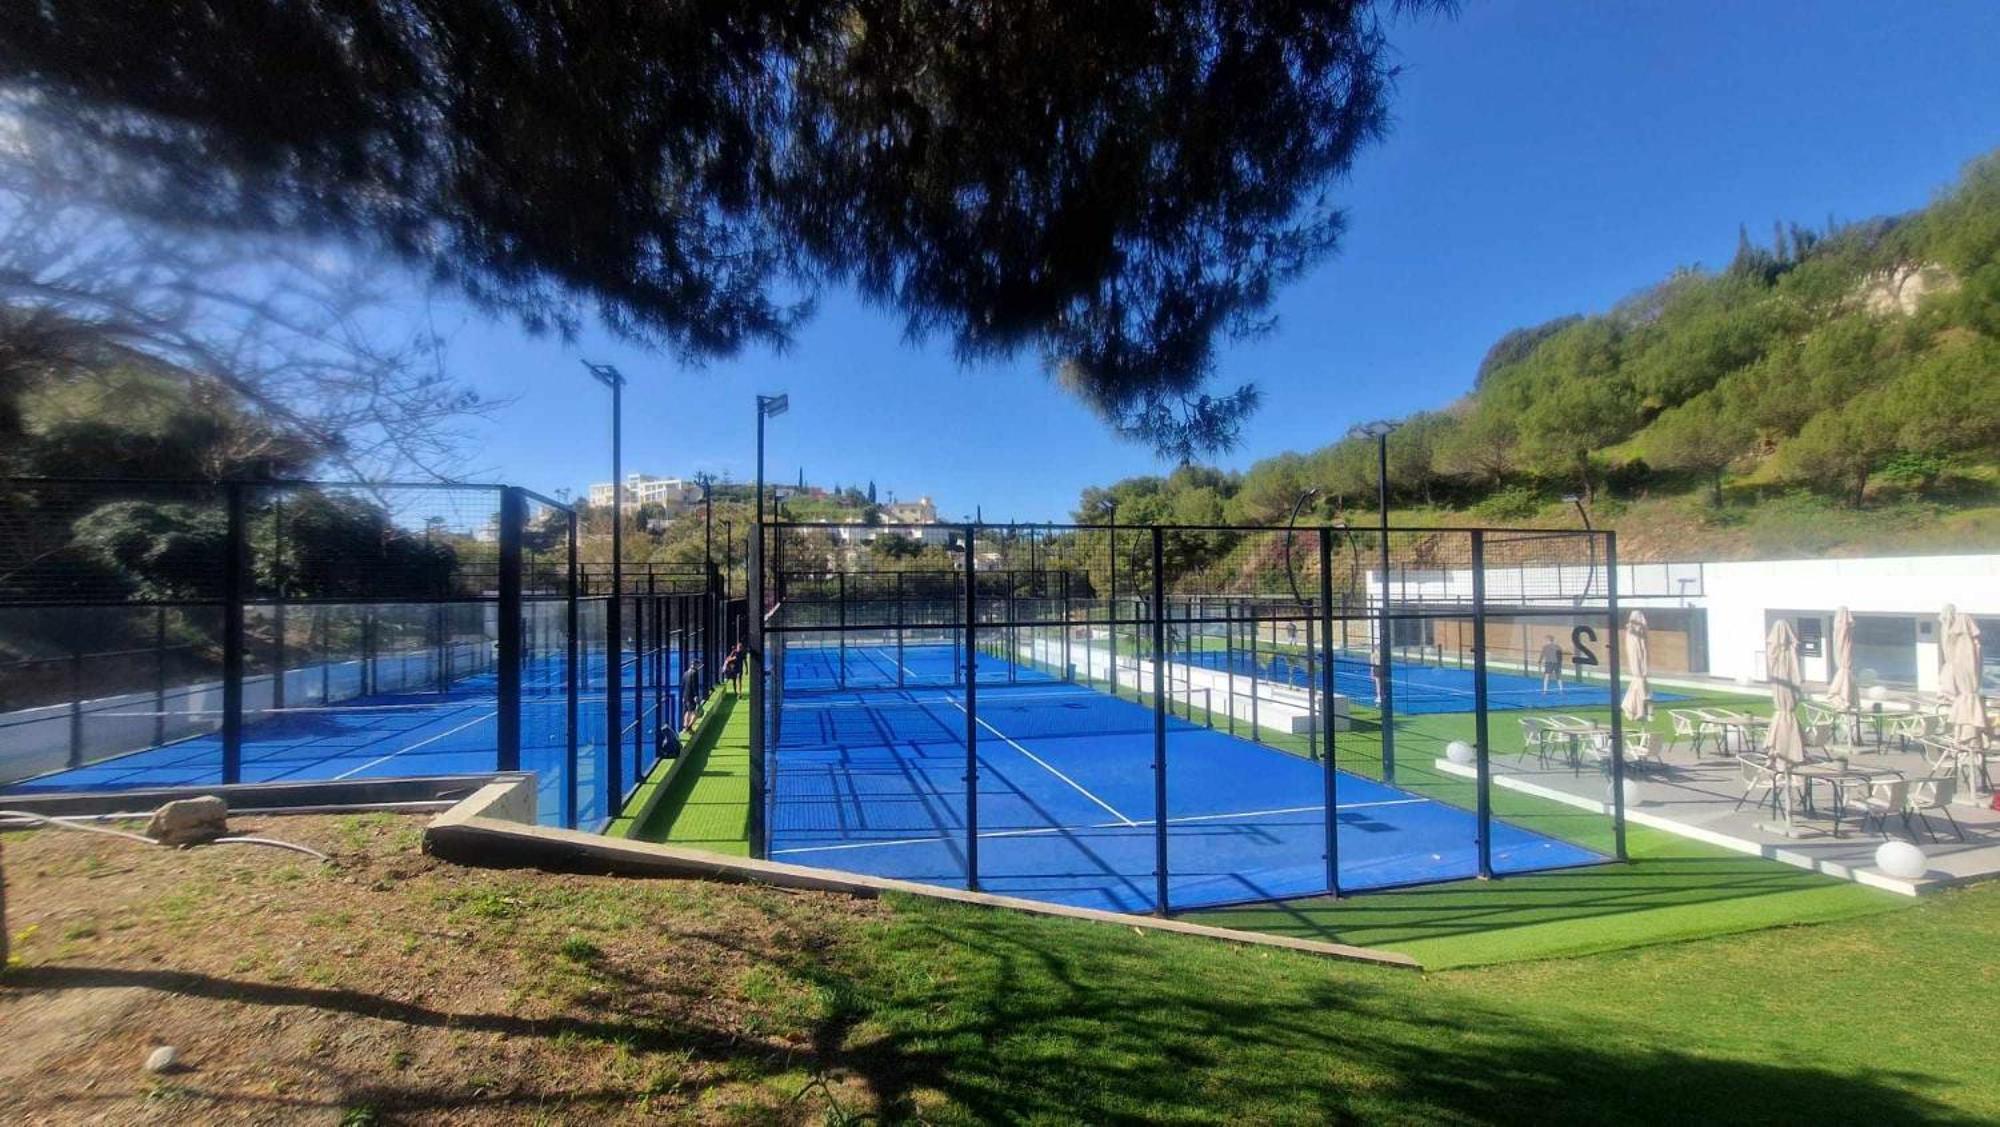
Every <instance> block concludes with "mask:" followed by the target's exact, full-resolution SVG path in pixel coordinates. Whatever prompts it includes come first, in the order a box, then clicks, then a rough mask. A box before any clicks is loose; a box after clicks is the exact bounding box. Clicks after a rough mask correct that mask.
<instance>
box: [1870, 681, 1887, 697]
mask: <svg viewBox="0 0 2000 1127" xmlns="http://www.w3.org/2000/svg"><path fill="white" fill-rule="evenodd" d="M1868 699H1869V700H1888V699H1889V687H1888V686H1887V685H1870V686H1868Z"/></svg>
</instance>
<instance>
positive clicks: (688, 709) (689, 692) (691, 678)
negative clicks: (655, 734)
mask: <svg viewBox="0 0 2000 1127" xmlns="http://www.w3.org/2000/svg"><path fill="white" fill-rule="evenodd" d="M700 697H701V659H700V658H696V659H695V660H694V661H692V662H690V663H689V664H688V667H687V670H686V671H685V672H683V673H682V674H681V727H682V728H683V729H687V728H692V727H694V718H695V713H696V712H698V711H700V706H701V700H700Z"/></svg>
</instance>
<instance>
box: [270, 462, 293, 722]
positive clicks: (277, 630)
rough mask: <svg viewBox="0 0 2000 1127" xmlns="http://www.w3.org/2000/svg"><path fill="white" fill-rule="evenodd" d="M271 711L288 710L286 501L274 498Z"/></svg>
mask: <svg viewBox="0 0 2000 1127" xmlns="http://www.w3.org/2000/svg"><path fill="white" fill-rule="evenodd" d="M271 571H272V576H271V588H272V590H271V707H272V708H283V707H285V666H286V665H287V664H289V658H288V656H287V655H286V653H285V578H286V576H285V499H284V497H283V495H281V494H277V493H273V494H272V496H271Z"/></svg>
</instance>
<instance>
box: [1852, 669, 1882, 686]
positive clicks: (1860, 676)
mask: <svg viewBox="0 0 2000 1127" xmlns="http://www.w3.org/2000/svg"><path fill="white" fill-rule="evenodd" d="M1854 676H1855V679H1856V680H1858V681H1860V682H1861V683H1862V684H1864V685H1872V684H1874V683H1875V682H1877V681H1880V680H1881V679H1882V675H1881V674H1880V673H1877V672H1875V667H1874V666H1872V665H1864V666H1862V667H1861V672H1859V673H1856V674H1855V675H1854Z"/></svg>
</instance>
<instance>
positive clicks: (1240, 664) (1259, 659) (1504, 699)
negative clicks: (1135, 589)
mask: <svg viewBox="0 0 2000 1127" xmlns="http://www.w3.org/2000/svg"><path fill="white" fill-rule="evenodd" d="M1172 660H1174V661H1177V662H1188V663H1191V664H1194V665H1198V666H1201V667H1202V668H1204V669H1214V670H1218V671H1224V672H1227V671H1231V670H1233V671H1234V672H1235V673H1237V674H1238V675H1239V676H1243V677H1248V676H1250V675H1251V674H1252V673H1255V674H1256V676H1257V677H1258V678H1259V679H1261V680H1264V681H1271V682H1276V683H1277V684H1281V685H1289V686H1291V687H1293V688H1296V689H1300V690H1303V689H1304V688H1305V687H1306V686H1307V685H1308V684H1310V683H1311V681H1312V672H1311V670H1310V669H1309V668H1308V667H1307V665H1306V662H1305V661H1304V660H1303V659H1301V658H1296V657H1291V656H1289V655H1286V654H1283V653H1279V654H1258V655H1255V656H1254V657H1253V656H1252V655H1250V654H1248V653H1245V652H1243V651H1242V650H1196V651H1194V652H1193V653H1191V654H1183V653H1176V654H1175V655H1174V657H1173V658H1172ZM1389 669H1390V674H1389V675H1390V678H1391V682H1392V683H1391V685H1390V688H1391V690H1392V692H1393V693H1394V695H1395V702H1396V712H1397V714H1398V715H1403V716H1430V715H1435V714H1437V713H1441V712H1471V711H1473V702H1474V700H1475V698H1476V696H1477V691H1476V688H1475V684H1474V682H1475V679H1476V676H1477V675H1476V674H1475V673H1474V672H1473V671H1472V670H1471V669H1468V668H1460V667H1458V666H1455V665H1423V664H1418V663H1415V662H1407V661H1394V662H1391V663H1390V665H1389ZM1333 691H1334V692H1337V693H1339V694H1341V695H1342V696H1345V697H1347V698H1349V699H1350V700H1352V701H1354V702H1355V703H1356V704H1365V705H1371V706H1372V705H1373V704H1374V703H1375V675H1374V672H1373V671H1372V670H1371V669H1370V668H1369V666H1368V662H1367V661H1366V660H1365V659H1361V658H1350V657H1337V658H1335V659H1334V663H1333ZM1608 691H1609V690H1608V689H1607V688H1606V687H1605V685H1604V684H1602V683H1601V682H1581V683H1580V682H1577V681H1574V680H1566V681H1565V683H1564V685H1563V686H1562V688H1560V689H1554V690H1546V689H1543V688H1542V681H1541V678H1539V677H1525V676H1522V675H1521V674H1519V673H1505V672H1502V671H1500V670H1498V669H1493V668H1490V667H1489V668H1488V669H1487V671H1486V707H1487V709H1488V710H1489V711H1492V710H1499V709H1523V708H1554V707H1557V706H1560V705H1563V704H1585V705H1587V704H1590V703H1593V701H1592V700H1591V698H1592V696H1593V695H1597V696H1600V697H1601V696H1602V695H1603V694H1605V693H1607V692H1608ZM1652 697H1653V699H1654V700H1656V701H1676V700H1682V699H1684V698H1683V697H1682V696H1680V695H1679V694H1677V693H1669V692H1661V691H1660V690H1658V689H1655V690H1653V691H1652Z"/></svg>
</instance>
